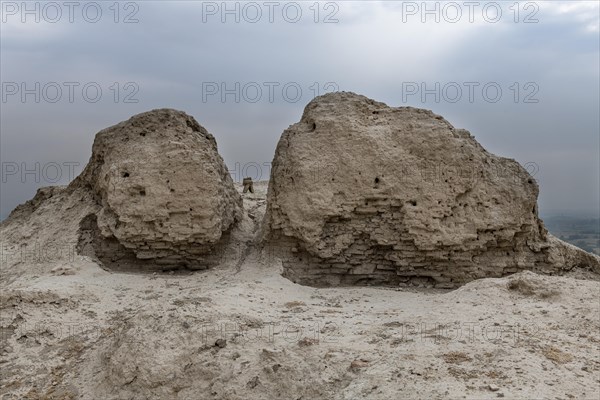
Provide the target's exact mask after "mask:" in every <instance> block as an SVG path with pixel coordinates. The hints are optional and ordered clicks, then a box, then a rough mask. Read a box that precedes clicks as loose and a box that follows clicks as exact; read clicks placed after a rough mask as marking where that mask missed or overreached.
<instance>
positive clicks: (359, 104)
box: [264, 92, 600, 287]
mask: <svg viewBox="0 0 600 400" xmlns="http://www.w3.org/2000/svg"><path fill="white" fill-rule="evenodd" d="M537 195H538V186H537V183H536V182H535V180H534V179H533V178H532V177H531V176H530V175H529V174H528V173H527V171H526V170H525V169H524V168H523V167H521V166H520V165H519V164H518V163H517V162H516V161H514V160H512V159H507V158H503V157H498V156H495V155H493V154H490V153H489V152H487V151H486V150H485V149H483V148H482V147H481V145H479V143H477V141H476V140H475V139H474V138H473V137H472V136H471V135H470V134H469V132H467V131H465V130H462V129H456V128H454V127H453V126H452V125H451V124H450V123H449V122H448V121H446V120H445V119H444V118H442V117H441V116H439V115H436V114H434V113H432V112H431V111H428V110H422V109H415V108H411V107H400V108H391V107H388V106H387V105H385V104H383V103H379V102H376V101H373V100H371V99H368V98H366V97H364V96H360V95H356V94H353V93H345V92H344V93H333V94H327V95H324V96H321V97H318V98H316V99H315V100H313V101H312V102H311V103H309V104H308V106H307V107H306V109H305V111H304V114H303V116H302V119H301V120H300V122H298V123H297V124H295V125H292V126H290V127H289V128H288V129H287V130H286V131H284V133H283V135H282V136H281V139H280V141H279V144H278V146H277V150H276V154H275V158H274V160H273V165H272V172H271V182H270V186H269V193H268V197H267V213H266V216H265V223H264V231H265V234H266V236H265V237H266V239H267V240H268V241H269V243H270V245H271V249H272V250H273V249H274V251H277V252H278V254H279V255H280V256H281V257H282V259H283V264H284V269H285V274H286V275H287V276H288V277H290V278H291V279H293V280H294V281H297V282H302V283H307V284H314V285H331V284H333V285H335V284H357V283H371V284H378V283H383V284H399V283H403V282H404V283H405V282H409V281H412V282H413V283H418V284H425V285H434V286H445V287H455V286H457V285H459V284H461V283H464V282H466V281H469V280H472V279H476V278H482V277H490V276H502V275H506V274H509V273H513V272H516V271H518V270H521V269H534V270H542V271H546V272H558V271H561V270H563V269H568V268H572V267H574V266H576V265H577V266H584V265H587V266H590V267H593V268H595V269H596V270H597V271H600V263H599V262H598V258H597V257H594V256H591V255H589V254H587V253H585V252H583V251H580V250H578V249H575V248H571V247H565V245H564V244H563V243H562V242H560V241H558V240H552V241H549V240H548V236H549V235H548V233H547V231H546V229H545V228H544V226H543V224H542V222H541V221H540V219H539V218H538V215H537ZM567 264H568V265H567Z"/></svg>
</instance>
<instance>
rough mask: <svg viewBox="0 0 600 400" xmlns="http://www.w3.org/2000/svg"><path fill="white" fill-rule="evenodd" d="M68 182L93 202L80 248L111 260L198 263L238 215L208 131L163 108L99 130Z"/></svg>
mask: <svg viewBox="0 0 600 400" xmlns="http://www.w3.org/2000/svg"><path fill="white" fill-rule="evenodd" d="M71 186H74V187H82V186H83V187H87V188H89V189H90V190H91V191H92V192H93V195H94V197H95V199H96V201H97V203H98V205H99V206H100V209H99V211H98V212H97V213H96V214H93V215H90V216H88V217H87V218H86V219H85V220H84V221H82V224H81V230H82V240H81V243H80V248H81V249H82V251H86V250H84V249H85V248H86V247H87V251H89V250H93V252H94V255H95V256H96V257H98V258H99V259H100V260H101V261H102V262H103V263H105V264H109V265H110V264H114V265H113V266H115V267H118V266H122V267H127V266H133V265H135V264H136V263H138V264H140V266H141V268H145V269H148V268H152V267H159V268H179V267H185V268H191V269H201V268H205V267H207V266H208V264H211V262H208V261H207V260H208V258H207V257H206V256H208V255H211V254H213V253H214V252H215V247H218V246H219V244H221V243H222V241H223V240H224V239H225V238H226V234H227V232H228V231H229V230H230V229H231V228H232V226H233V224H234V223H235V222H236V220H238V219H239V218H240V217H241V208H242V200H241V197H240V196H239V194H238V193H237V191H236V190H235V188H234V186H233V181H232V179H231V176H230V175H229V172H228V170H227V167H226V166H225V163H224V162H223V159H222V158H221V156H220V155H219V153H218V151H217V144H216V141H215V139H214V137H213V136H212V135H211V134H210V133H208V131H207V130H206V129H204V128H203V127H202V126H200V125H199V124H198V122H196V120H195V119H194V118H192V117H191V116H189V115H187V114H185V113H183V112H180V111H175V110H170V109H160V110H153V111H150V112H146V113H142V114H139V115H136V116H134V117H132V118H130V119H129V120H127V121H124V122H122V123H120V124H117V125H115V126H113V127H110V128H107V129H105V130H102V131H101V132H99V133H98V134H97V135H96V138H95V141H94V146H93V149H92V157H91V159H90V161H89V163H88V165H87V166H86V168H85V170H84V171H83V172H82V174H81V175H80V176H79V177H78V178H77V179H76V180H75V181H73V183H72V185H71ZM90 245H91V248H90Z"/></svg>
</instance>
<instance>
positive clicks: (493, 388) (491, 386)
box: [488, 383, 500, 392]
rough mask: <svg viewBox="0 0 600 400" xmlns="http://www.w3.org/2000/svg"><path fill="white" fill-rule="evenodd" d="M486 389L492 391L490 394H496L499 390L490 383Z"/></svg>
mask: <svg viewBox="0 0 600 400" xmlns="http://www.w3.org/2000/svg"><path fill="white" fill-rule="evenodd" d="M488 388H489V389H490V390H491V391H492V392H497V391H498V390H500V388H499V387H498V386H496V385H494V384H493V383H490V385H489V386H488Z"/></svg>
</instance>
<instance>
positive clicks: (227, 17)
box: [0, 1, 600, 219]
mask: <svg viewBox="0 0 600 400" xmlns="http://www.w3.org/2000/svg"><path fill="white" fill-rule="evenodd" d="M475 3H476V4H474V5H469V4H465V2H462V1H458V2H454V3H452V2H428V3H427V6H426V7H427V10H424V9H423V3H422V2H421V1H418V2H400V1H397V2H391V1H390V2H373V1H369V2H366V1H364V2H361V1H352V2H348V1H343V2H342V1H338V2H320V3H317V4H316V5H315V2H314V1H309V2H256V3H246V2H228V3H227V5H226V9H224V7H223V3H222V2H221V1H219V2H200V1H198V2H195V1H186V2H177V1H168V2H167V1H152V2H146V1H139V2H123V3H120V4H118V7H115V5H114V2H113V1H109V2H95V3H94V2H91V3H90V2H73V3H64V2H55V3H46V2H39V3H35V2H30V3H27V4H26V7H25V8H26V9H24V7H23V3H22V2H21V1H18V2H10V1H9V2H2V23H1V61H0V71H1V81H2V103H1V104H0V105H1V107H2V109H1V116H0V117H1V118H0V119H1V139H0V142H1V149H0V153H1V157H2V183H1V185H2V189H1V199H0V200H1V204H0V206H1V207H0V213H1V218H2V219H3V218H5V217H6V216H7V215H8V213H9V212H10V211H11V210H12V209H13V208H14V207H15V206H16V205H17V204H19V203H22V202H24V201H26V200H28V199H30V198H31V197H32V196H33V195H34V194H35V191H36V189H37V188H38V187H41V186H48V185H51V184H55V183H62V184H64V183H66V182H68V180H69V178H72V174H73V173H75V174H78V173H79V172H81V170H82V169H83V167H84V166H85V164H86V163H87V160H88V159H89V157H90V154H91V146H92V142H93V138H94V135H95V133H96V132H98V131H99V130H101V129H103V128H105V127H108V126H110V125H113V124H115V123H117V122H119V121H122V120H124V119H127V118H129V117H130V116H132V115H134V114H137V113H139V112H143V111H146V110H150V109H154V108H161V107H170V108H176V109H181V110H183V111H186V112H187V113H189V114H191V115H193V116H194V117H195V118H196V119H197V120H198V121H199V122H200V124H201V125H203V126H204V127H205V128H207V129H208V130H209V131H210V132H211V133H212V134H213V135H214V136H215V137H216V139H217V142H218V146H219V151H220V153H221V155H222V156H223V157H224V159H225V162H226V163H227V165H228V167H229V169H230V170H231V172H232V174H233V176H234V178H235V179H240V178H241V175H244V174H247V175H253V176H254V177H255V178H257V177H258V176H257V175H258V172H257V169H256V165H259V166H261V168H262V178H263V179H268V173H269V167H268V165H269V163H270V162H271V160H272V158H273V153H274V149H275V146H276V144H277V140H278V139H279V136H280V135H281V132H282V131H283V130H284V129H285V128H286V127H287V126H288V125H290V124H293V123H295V122H296V121H298V120H299V118H300V116H301V114H302V110H303V108H304V106H305V105H306V103H308V102H309V101H310V100H311V99H312V98H313V97H314V96H315V94H319V93H320V94H322V93H324V92H327V91H331V90H346V91H353V92H357V93H360V94H364V95H366V96H368V97H371V98H373V99H376V100H379V101H383V102H386V103H387V104H389V105H391V106H406V105H410V106H414V107H423V108H427V109H431V110H433V111H434V112H436V113H438V114H441V115H443V116H444V117H445V118H446V119H447V120H449V121H450V122H451V123H452V124H453V125H454V126H456V127H459V128H465V129H468V130H469V131H471V133H472V134H473V135H474V136H475V138H476V139H477V140H478V141H479V142H480V143H481V144H482V145H483V146H484V147H485V148H486V149H487V150H489V151H491V152H493V153H495V154H497V155H501V156H505V157H510V158H514V159H516V160H517V161H519V162H520V163H521V164H522V165H525V166H526V167H527V168H528V169H529V170H530V172H531V173H532V174H534V175H535V178H536V179H537V181H538V182H539V184H540V191H541V192H540V199H539V203H540V211H541V213H542V214H553V213H569V214H585V215H592V216H596V217H597V216H598V215H599V214H600V211H599V203H600V196H599V191H600V189H599V187H600V176H599V174H600V173H599V170H600V160H599V157H600V133H599V132H600V116H599V108H600V102H599V91H600V82H599V73H598V71H599V69H600V65H599V47H600V43H599V37H600V32H599V19H600V16H599V13H600V10H599V5H598V4H599V3H598V2H597V1H551V2H544V1H536V2H520V3H518V6H514V1H508V2H495V3H494V2H486V1H482V2H475ZM426 11H429V13H427V12H426ZM236 19H237V21H236ZM436 19H437V21H436ZM84 88H85V90H84ZM98 90H101V92H102V93H101V94H99V92H98ZM259 90H260V91H259ZM299 91H301V93H300V92H299ZM499 91H501V94H500V92H499ZM236 97H237V98H236ZM24 170H27V171H30V172H27V173H25V174H22V172H24ZM59 178H60V179H59ZM57 181H58V182H57Z"/></svg>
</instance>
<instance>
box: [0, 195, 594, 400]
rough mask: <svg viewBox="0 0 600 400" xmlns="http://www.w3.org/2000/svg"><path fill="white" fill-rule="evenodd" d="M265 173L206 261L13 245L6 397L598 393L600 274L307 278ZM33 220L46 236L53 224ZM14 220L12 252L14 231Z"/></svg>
mask: <svg viewBox="0 0 600 400" xmlns="http://www.w3.org/2000/svg"><path fill="white" fill-rule="evenodd" d="M238 186H241V185H238ZM255 188H256V193H255V194H244V209H245V210H244V213H245V214H244V217H243V220H242V222H241V224H239V226H238V227H237V228H236V229H235V230H234V232H232V238H233V240H234V242H233V244H232V245H231V246H230V247H229V248H228V251H227V252H226V254H225V255H224V256H223V260H222V262H221V264H220V265H219V266H218V267H216V268H213V269H210V270H207V271H199V272H194V273H191V272H186V273H174V272H171V273H160V272H159V273H147V274H142V273H139V274H128V273H112V272H109V271H105V270H103V269H101V268H100V267H99V266H98V265H97V264H96V263H94V262H93V261H92V260H91V259H89V258H87V257H83V256H78V255H75V254H74V253H75V252H74V251H73V252H68V251H65V252H62V253H61V254H60V255H58V256H57V257H46V258H45V257H35V254H34V255H32V254H31V253H28V254H26V255H25V256H19V255H17V257H16V259H15V254H13V253H11V254H10V256H8V255H7V254H3V256H2V269H3V271H2V287H3V290H2V294H1V318H0V325H1V333H2V340H1V349H0V352H1V354H0V355H1V359H0V367H1V379H2V381H1V387H0V398H2V399H6V400H8V399H280V398H285V399H304V400H309V399H446V398H452V399H462V398H465V399H488V398H502V397H504V398H508V399H542V398H543V399H598V398H599V397H600V348H599V346H600V304H599V289H600V285H599V282H597V281H595V280H584V279H580V278H582V276H575V272H573V273H572V274H571V276H563V277H554V276H543V275H537V274H534V273H531V272H522V273H519V274H516V275H512V276H509V277H506V278H498V279H481V280H477V281H473V282H471V283H468V284H466V285H464V286H462V287H461V288H459V289H457V290H454V291H448V290H433V289H424V288H417V287H415V288H403V289H394V288H371V287H362V288H360V287H351V288H344V287H340V288H313V287H306V286H300V285H297V284H294V283H292V282H290V281H288V280H287V279H285V278H283V277H282V276H281V271H282V266H281V262H280V260H279V259H278V258H277V254H268V252H267V251H265V250H261V249H260V248H259V247H258V246H256V245H254V244H255V241H256V238H257V237H258V236H259V232H258V226H259V222H260V220H261V219H262V216H263V214H264V210H265V199H266V189H267V186H266V183H257V184H255ZM238 189H239V190H241V187H239V188H238ZM49 218H50V217H49ZM38 222H39V223H40V226H41V228H39V231H38V232H36V236H35V237H36V240H37V241H40V242H41V243H42V244H41V248H42V249H43V242H44V240H47V241H48V242H50V241H52V240H56V237H55V235H56V231H57V228H56V227H53V226H48V228H43V226H44V224H43V222H44V221H38ZM53 223H55V222H53ZM48 225H52V224H51V223H50V222H48ZM4 234H5V232H4V231H3V232H2V235H3V242H5V241H6V242H8V243H3V251H4V250H5V249H14V246H15V245H19V243H14V241H15V240H16V239H15V238H16V237H18V235H15V232H14V231H13V232H11V234H10V236H9V237H8V239H7V238H5V236H4ZM20 240H22V239H20ZM11 241H12V242H11ZM74 246H75V244H74V243H73V248H74ZM11 251H12V250H11ZM19 257H21V258H20V259H19Z"/></svg>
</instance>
